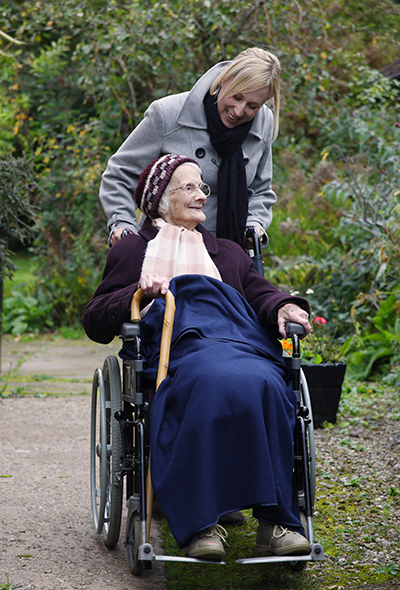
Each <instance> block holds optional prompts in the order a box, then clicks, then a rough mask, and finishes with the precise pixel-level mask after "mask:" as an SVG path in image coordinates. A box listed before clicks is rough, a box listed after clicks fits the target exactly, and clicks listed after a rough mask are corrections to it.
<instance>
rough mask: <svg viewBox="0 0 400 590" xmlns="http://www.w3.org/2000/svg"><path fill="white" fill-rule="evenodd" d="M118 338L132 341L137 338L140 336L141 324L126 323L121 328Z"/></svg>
mask: <svg viewBox="0 0 400 590" xmlns="http://www.w3.org/2000/svg"><path fill="white" fill-rule="evenodd" d="M118 336H119V337H120V338H122V339H123V340H130V339H132V338H135V337H136V336H140V326H139V324H134V323H133V322H124V323H123V324H122V326H121V329H120V333H119V334H118Z"/></svg>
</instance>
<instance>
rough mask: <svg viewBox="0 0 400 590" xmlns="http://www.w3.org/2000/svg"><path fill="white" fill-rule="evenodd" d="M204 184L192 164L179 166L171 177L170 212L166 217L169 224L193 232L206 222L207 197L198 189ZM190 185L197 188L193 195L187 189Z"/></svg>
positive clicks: (169, 192)
mask: <svg viewBox="0 0 400 590" xmlns="http://www.w3.org/2000/svg"><path fill="white" fill-rule="evenodd" d="M202 184H203V181H202V178H201V175H200V172H199V171H198V170H196V168H195V167H194V166H192V165H190V164H181V166H178V168H177V169H176V170H175V172H174V173H173V175H172V176H171V184H170V187H169V191H168V200H169V211H168V213H166V214H165V215H164V220H165V221H166V222H167V223H171V224H172V225H179V226H181V227H184V228H186V229H188V230H193V229H194V228H195V227H196V225H197V224H198V223H202V222H203V221H205V219H206V216H205V215H204V213H203V207H204V205H205V204H206V201H207V197H206V196H205V194H204V193H203V192H202V191H201V190H200V188H198V187H199V185H202ZM188 185H192V186H194V187H196V190H195V192H194V194H193V195H191V194H189V193H188V191H187V189H186V188H185V187H188Z"/></svg>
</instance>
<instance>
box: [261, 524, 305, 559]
mask: <svg viewBox="0 0 400 590" xmlns="http://www.w3.org/2000/svg"><path fill="white" fill-rule="evenodd" d="M256 543H257V545H256V547H257V552H258V554H259V555H261V556H262V557H264V556H266V555H308V553H310V551H311V547H310V543H309V542H308V541H307V539H306V538H305V537H303V535H300V533H296V532H294V531H289V529H286V528H285V527H283V526H278V525H273V524H269V523H267V522H260V524H259V526H258V531H257V541H256Z"/></svg>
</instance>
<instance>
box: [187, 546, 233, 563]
mask: <svg viewBox="0 0 400 590" xmlns="http://www.w3.org/2000/svg"><path fill="white" fill-rule="evenodd" d="M187 557H193V558H195V559H209V560H210V561H222V560H223V558H224V557H225V551H224V552H221V551H220V552H219V553H218V552H216V551H214V552H211V551H210V550H209V549H208V550H206V549H205V550H204V551H201V550H200V551H196V552H188V553H187Z"/></svg>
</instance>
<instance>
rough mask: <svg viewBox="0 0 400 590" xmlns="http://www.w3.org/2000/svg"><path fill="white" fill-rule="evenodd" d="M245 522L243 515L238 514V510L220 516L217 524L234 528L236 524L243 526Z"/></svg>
mask: <svg viewBox="0 0 400 590" xmlns="http://www.w3.org/2000/svg"><path fill="white" fill-rule="evenodd" d="M245 522H246V517H245V515H244V514H243V513H242V512H240V510H235V512H227V513H226V514H223V515H222V516H220V518H219V520H218V524H220V525H222V526H230V525H233V526H236V525H238V524H244V523H245Z"/></svg>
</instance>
